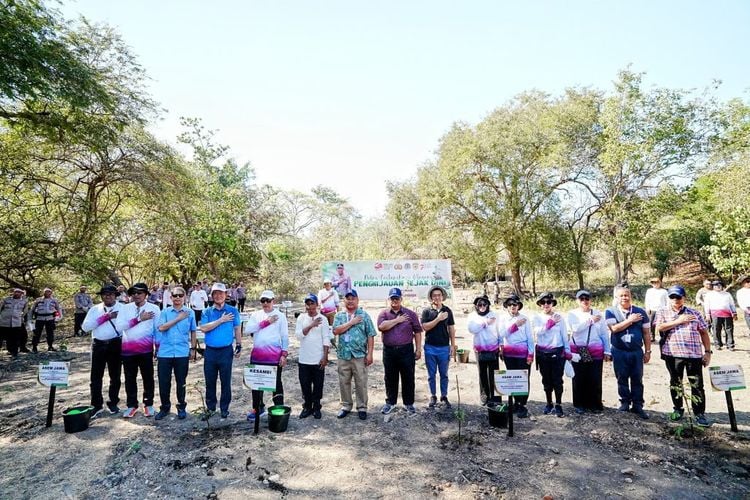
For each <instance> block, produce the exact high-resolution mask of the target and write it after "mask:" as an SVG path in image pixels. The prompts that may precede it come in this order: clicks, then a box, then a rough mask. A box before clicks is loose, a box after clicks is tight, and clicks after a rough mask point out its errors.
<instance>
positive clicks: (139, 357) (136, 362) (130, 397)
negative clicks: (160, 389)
mask: <svg viewBox="0 0 750 500" xmlns="http://www.w3.org/2000/svg"><path fill="white" fill-rule="evenodd" d="M153 359H154V357H153V355H152V354H151V353H146V354H136V355H134V356H123V357H122V368H123V371H124V372H125V395H126V399H127V404H128V408H138V371H139V370H140V372H141V379H143V406H153V404H154V361H153Z"/></svg>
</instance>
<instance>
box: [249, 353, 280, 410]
mask: <svg viewBox="0 0 750 500" xmlns="http://www.w3.org/2000/svg"><path fill="white" fill-rule="evenodd" d="M255 364H257V365H262V364H263V363H255ZM272 366H276V390H275V391H273V400H272V401H271V405H283V404H284V385H283V384H282V383H281V372H282V369H281V367H280V366H278V365H272ZM263 392H264V391H252V394H253V408H260V409H261V411H262V410H263ZM276 396H278V397H276Z"/></svg>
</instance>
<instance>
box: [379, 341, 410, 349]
mask: <svg viewBox="0 0 750 500" xmlns="http://www.w3.org/2000/svg"><path fill="white" fill-rule="evenodd" d="M408 346H411V347H413V346H414V344H413V343H411V342H409V343H408V344H401V345H386V346H383V347H385V348H386V349H402V348H404V347H408Z"/></svg>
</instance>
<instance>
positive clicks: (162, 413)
mask: <svg viewBox="0 0 750 500" xmlns="http://www.w3.org/2000/svg"><path fill="white" fill-rule="evenodd" d="M167 415H169V410H159V413H157V414H156V415H155V416H154V420H161V419H163V418H165V417H166V416H167Z"/></svg>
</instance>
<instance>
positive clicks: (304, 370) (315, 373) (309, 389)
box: [299, 364, 326, 410]
mask: <svg viewBox="0 0 750 500" xmlns="http://www.w3.org/2000/svg"><path fill="white" fill-rule="evenodd" d="M325 375H326V371H325V369H323V368H321V367H320V365H303V364H300V365H299V385H300V387H301V388H302V399H303V400H304V403H303V405H302V406H303V407H304V408H306V409H308V410H320V400H321V399H322V398H323V381H324V380H325Z"/></svg>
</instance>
